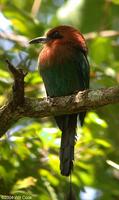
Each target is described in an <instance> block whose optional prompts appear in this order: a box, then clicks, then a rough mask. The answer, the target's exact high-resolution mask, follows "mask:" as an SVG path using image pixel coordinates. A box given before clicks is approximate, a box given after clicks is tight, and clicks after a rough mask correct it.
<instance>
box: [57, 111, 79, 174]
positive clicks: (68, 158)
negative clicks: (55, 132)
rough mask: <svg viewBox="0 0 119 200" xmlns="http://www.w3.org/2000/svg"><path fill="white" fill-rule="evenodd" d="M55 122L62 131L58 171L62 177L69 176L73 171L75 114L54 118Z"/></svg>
mask: <svg viewBox="0 0 119 200" xmlns="http://www.w3.org/2000/svg"><path fill="white" fill-rule="evenodd" d="M56 122H57V124H58V126H59V128H60V129H61V131H62V138H61V147H60V170H61V174H62V175H64V176H69V175H70V174H71V171H72V169H73V161H74V145H75V140H76V125H77V114H74V115H64V116H59V117H56Z"/></svg>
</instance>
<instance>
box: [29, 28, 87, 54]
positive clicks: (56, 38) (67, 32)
mask: <svg viewBox="0 0 119 200" xmlns="http://www.w3.org/2000/svg"><path fill="white" fill-rule="evenodd" d="M35 43H43V44H45V45H47V46H52V45H57V44H58V45H64V44H72V45H73V44H74V45H75V44H78V45H80V47H81V49H82V50H83V51H84V52H87V47H86V43H85V39H84V37H83V35H82V34H81V33H80V32H79V31H78V30H77V29H75V28H73V27H71V26H66V25H62V26H58V27H55V28H53V29H51V30H49V31H48V32H47V33H46V35H45V36H44V37H37V38H34V39H32V40H31V41H30V42H29V44H35Z"/></svg>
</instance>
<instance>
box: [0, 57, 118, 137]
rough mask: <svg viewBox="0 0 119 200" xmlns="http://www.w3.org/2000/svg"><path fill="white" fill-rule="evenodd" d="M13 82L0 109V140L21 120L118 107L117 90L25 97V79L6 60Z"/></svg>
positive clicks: (19, 71) (113, 88)
mask: <svg viewBox="0 0 119 200" xmlns="http://www.w3.org/2000/svg"><path fill="white" fill-rule="evenodd" d="M7 63H8V67H9V70H10V71H11V73H12V74H13V78H14V87H13V94H12V98H10V99H9V100H8V102H7V103H6V104H5V105H3V106H2V108H0V137H1V136H3V135H4V134H5V132H6V131H7V130H8V129H9V128H10V127H11V125H13V124H14V123H15V122H17V120H19V119H20V118H22V117H33V118H40V117H46V116H51V115H52V116H55V115H61V114H72V113H78V112H82V111H88V110H92V109H97V108H99V107H101V106H105V105H108V104H114V103H119V86H118V87H110V88H105V89H104V88H103V89H98V90H85V91H81V92H78V93H76V94H72V95H70V96H65V97H55V98H49V97H48V98H39V99H35V98H28V97H24V76H25V74H24V73H23V71H22V70H21V69H16V68H15V67H14V66H13V65H12V64H11V63H10V62H9V61H8V60H7Z"/></svg>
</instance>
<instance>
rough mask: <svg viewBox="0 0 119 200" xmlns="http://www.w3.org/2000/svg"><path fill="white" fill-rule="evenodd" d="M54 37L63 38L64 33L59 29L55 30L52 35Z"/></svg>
mask: <svg viewBox="0 0 119 200" xmlns="http://www.w3.org/2000/svg"><path fill="white" fill-rule="evenodd" d="M51 38H52V39H60V38H62V35H61V34H60V33H59V32H58V31H54V32H53V33H52V35H51Z"/></svg>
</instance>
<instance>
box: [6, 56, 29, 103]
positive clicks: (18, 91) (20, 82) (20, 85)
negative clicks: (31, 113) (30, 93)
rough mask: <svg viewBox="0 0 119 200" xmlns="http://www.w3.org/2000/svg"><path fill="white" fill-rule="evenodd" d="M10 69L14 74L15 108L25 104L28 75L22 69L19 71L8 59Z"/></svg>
mask: <svg viewBox="0 0 119 200" xmlns="http://www.w3.org/2000/svg"><path fill="white" fill-rule="evenodd" d="M6 62H7V64H8V69H9V71H10V72H11V73H12V75H13V78H14V84H13V103H14V106H15V107H16V106H21V105H23V103H24V77H25V76H26V73H24V72H23V70H22V69H17V68H15V67H14V66H13V64H12V63H11V62H10V61H9V60H8V59H7V60H6Z"/></svg>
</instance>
